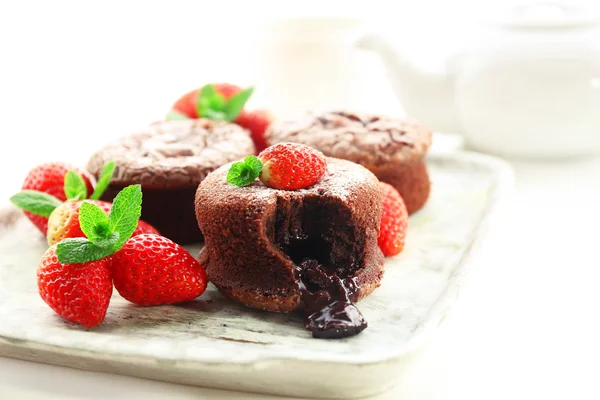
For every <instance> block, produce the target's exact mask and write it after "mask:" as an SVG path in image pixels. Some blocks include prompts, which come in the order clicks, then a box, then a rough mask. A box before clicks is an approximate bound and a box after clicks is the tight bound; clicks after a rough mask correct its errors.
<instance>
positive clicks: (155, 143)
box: [87, 119, 254, 244]
mask: <svg viewBox="0 0 600 400" xmlns="http://www.w3.org/2000/svg"><path fill="white" fill-rule="evenodd" d="M253 153H254V144H253V142H252V139H251V138H250V134H249V132H248V131H246V130H245V129H243V128H241V127H239V126H238V125H236V124H232V123H226V122H217V121H211V120H207V119H194V120H185V121H165V122H160V123H157V124H154V125H150V126H148V127H147V128H146V129H145V130H143V131H141V132H138V133H135V134H132V135H130V136H126V137H123V138H121V139H119V140H117V141H116V142H114V143H112V144H110V145H108V146H106V147H104V148H103V149H101V150H99V151H98V152H96V153H95V154H94V155H93V156H92V157H91V159H90V160H89V162H88V165H87V169H88V170H89V171H90V172H91V173H92V174H94V175H95V176H96V177H98V175H99V174H100V172H101V171H102V167H103V166H104V164H105V163H106V162H108V161H111V160H112V161H115V163H116V167H115V172H114V175H113V178H112V180H111V184H110V186H109V187H108V189H107V190H106V192H105V193H104V195H103V196H102V199H103V200H106V201H112V199H113V198H114V197H115V196H116V195H117V193H118V192H119V191H120V190H121V189H123V188H124V187H125V186H128V185H131V184H136V183H139V184H141V185H142V190H143V205H142V219H143V220H145V221H147V222H148V223H150V224H152V225H154V226H155V227H156V228H157V229H158V230H159V231H160V232H161V234H162V235H164V236H166V237H168V238H169V239H171V240H173V241H175V242H177V243H179V244H188V243H195V242H199V241H201V240H202V235H201V233H200V230H199V229H198V224H197V223H196V217H195V211H194V196H195V194H196V189H197V187H198V184H199V183H200V182H201V181H202V180H203V179H204V178H205V177H206V175H208V173H210V172H211V171H213V170H215V169H216V168H218V167H220V166H221V165H223V164H226V163H228V162H230V161H233V160H237V159H239V158H242V157H244V156H245V155H247V154H253Z"/></svg>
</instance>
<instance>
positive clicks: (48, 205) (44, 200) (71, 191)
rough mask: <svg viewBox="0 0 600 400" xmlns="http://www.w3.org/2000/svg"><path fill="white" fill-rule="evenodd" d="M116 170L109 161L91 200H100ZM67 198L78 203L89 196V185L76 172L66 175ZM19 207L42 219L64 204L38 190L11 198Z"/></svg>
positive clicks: (28, 191)
mask: <svg viewBox="0 0 600 400" xmlns="http://www.w3.org/2000/svg"><path fill="white" fill-rule="evenodd" d="M114 170H115V163H114V161H109V162H107V163H106V164H105V165H104V168H102V172H101V173H100V178H99V179H98V183H97V184H96V189H94V193H92V195H91V196H90V199H92V200H97V199H99V198H100V197H101V196H102V194H103V193H104V191H105V190H106V188H107V187H108V185H109V183H110V180H111V178H112V175H113V173H114ZM63 188H64V192H65V197H66V198H67V200H72V201H77V200H83V199H86V198H87V196H88V194H89V193H88V191H87V185H86V183H85V180H84V179H83V177H82V176H81V175H80V174H79V173H78V172H76V171H73V170H70V171H67V173H66V174H65V179H64V183H63ZM10 201H11V202H12V203H13V204H14V205H16V206H17V207H19V208H21V209H23V210H25V211H29V212H30V213H32V214H35V215H39V216H42V217H46V218H47V217H49V216H50V214H52V211H54V209H55V208H56V207H58V206H60V205H61V204H62V203H63V202H62V201H61V200H59V199H57V198H56V197H54V196H52V195H49V194H47V193H44V192H40V191H37V190H22V191H21V192H19V193H17V194H15V195H14V196H12V197H11V198H10Z"/></svg>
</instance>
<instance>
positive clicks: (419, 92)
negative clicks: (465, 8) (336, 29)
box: [357, 4, 600, 158]
mask: <svg viewBox="0 0 600 400" xmlns="http://www.w3.org/2000/svg"><path fill="white" fill-rule="evenodd" d="M598 27H599V20H598V19H597V18H596V15H595V14H592V13H590V12H589V10H585V9H580V8H575V7H572V6H565V5H562V6H561V5H548V4H545V5H530V6H522V7H520V8H517V9H515V10H513V11H512V12H511V13H510V18H504V19H502V20H501V21H496V23H495V24H494V25H493V26H489V27H488V29H487V30H486V31H485V35H483V33H484V32H483V31H481V30H478V31H477V32H474V35H481V36H482V40H481V43H480V45H479V46H477V47H475V48H473V49H470V50H468V51H465V52H462V53H459V54H457V55H455V56H454V57H451V58H450V59H449V60H448V61H447V63H446V66H445V69H444V71H443V72H440V73H430V72H425V71H424V70H422V69H420V68H419V67H417V66H415V65H414V64H412V63H411V62H409V61H408V60H407V59H405V58H404V57H403V56H402V55H400V54H398V52H397V51H396V49H395V48H394V47H393V46H392V45H391V44H390V42H389V41H388V40H387V39H384V38H383V37H382V36H381V35H378V34H367V35H364V36H362V37H361V38H360V39H359V40H358V42H357V45H358V46H359V47H361V48H365V49H370V50H374V51H375V52H377V53H378V54H379V55H380V56H381V59H382V60H383V62H384V64H385V67H386V69H387V71H388V73H389V76H390V79H391V82H392V86H393V88H394V91H395V92H396V95H397V97H398V98H399V100H400V102H401V103H402V106H403V108H404V109H405V111H406V114H407V115H408V116H410V117H414V118H416V119H419V120H421V121H422V122H423V123H425V124H426V125H428V126H429V127H430V128H431V129H433V130H436V131H441V132H448V133H461V134H462V135H463V136H464V138H465V140H466V142H467V144H468V145H469V146H470V147H472V148H475V149H479V150H482V151H486V152H490V153H496V154H500V155H508V156H517V157H535V158H550V157H572V156H582V155H591V154H596V153H600V30H599V29H598Z"/></svg>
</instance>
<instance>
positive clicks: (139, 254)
mask: <svg viewBox="0 0 600 400" xmlns="http://www.w3.org/2000/svg"><path fill="white" fill-rule="evenodd" d="M112 257H113V280H114V284H115V289H117V291H118V292H119V294H120V295H121V296H122V297H123V298H125V299H126V300H129V301H130V302H132V303H135V304H137V305H140V306H155V305H161V304H173V303H181V302H185V301H190V300H193V299H195V298H196V297H198V296H200V295H201V294H202V293H203V292H204V290H206V285H207V279H206V272H205V271H204V268H202V266H201V265H200V263H199V262H198V261H197V260H196V259H195V258H194V257H192V256H191V255H190V253H188V252H187V251H186V250H185V249H184V248H183V247H181V246H180V245H178V244H177V243H174V242H172V241H171V240H169V239H167V238H165V237H162V236H159V235H155V234H147V235H139V236H135V237H132V238H131V239H129V240H128V241H127V242H126V243H125V245H124V246H123V248H122V249H121V250H119V251H118V252H116V253H115V254H114V255H113V256H112Z"/></svg>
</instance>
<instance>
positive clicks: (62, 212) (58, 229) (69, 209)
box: [47, 200, 158, 246]
mask: <svg viewBox="0 0 600 400" xmlns="http://www.w3.org/2000/svg"><path fill="white" fill-rule="evenodd" d="M83 202H88V203H92V204H95V205H96V206H98V207H99V208H100V209H101V210H102V211H103V212H105V213H108V212H109V211H110V209H111V207H112V203H108V202H106V201H101V200H80V201H67V202H65V203H63V204H62V205H60V206H58V207H56V209H55V210H54V211H52V214H50V218H49V219H48V235H47V239H48V245H49V246H52V245H54V244H56V243H58V242H60V241H61V240H63V239H66V238H77V237H85V235H84V234H83V231H82V230H81V226H80V223H79V211H80V209H81V204H82V203H83ZM142 233H156V234H158V231H157V230H156V228H154V227H153V226H152V225H150V224H148V223H147V222H144V221H141V220H140V221H139V222H138V226H137V227H136V229H135V231H134V232H133V236H136V235H140V234H142Z"/></svg>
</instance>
